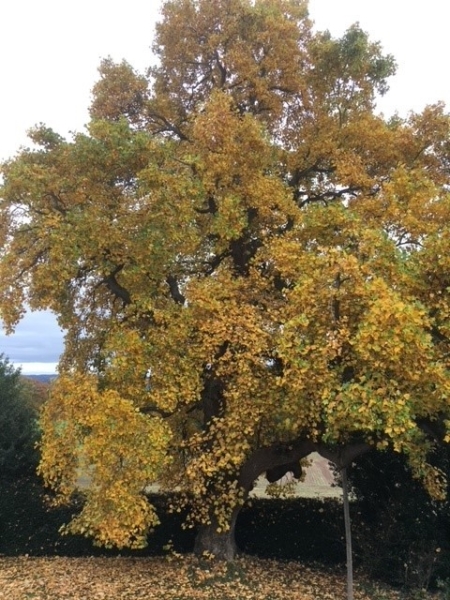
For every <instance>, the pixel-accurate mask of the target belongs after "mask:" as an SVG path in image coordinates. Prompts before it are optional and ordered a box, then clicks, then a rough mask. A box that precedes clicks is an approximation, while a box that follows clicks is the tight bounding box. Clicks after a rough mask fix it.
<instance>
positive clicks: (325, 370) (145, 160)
mask: <svg viewBox="0 0 450 600" xmlns="http://www.w3.org/2000/svg"><path fill="white" fill-rule="evenodd" d="M153 49H154V53H155V56H156V57H157V62H156V66H154V67H152V68H150V69H149V71H148V73H147V74H145V75H142V74H139V73H137V72H135V71H134V69H133V68H132V67H131V66H130V65H129V64H127V63H125V62H122V63H118V64H116V63H114V62H113V61H112V60H111V59H106V60H104V61H103V62H102V63H101V65H100V69H99V71H100V78H99V80H98V82H97V83H96V84H95V86H94V88H93V99H92V105H91V113H90V114H91V120H90V122H89V124H88V125H87V128H86V131H84V132H82V133H77V134H75V135H74V136H73V138H72V139H70V140H66V139H63V138H62V137H60V136H59V135H58V134H57V133H55V132H54V131H52V130H51V129H48V128H47V127H45V126H38V127H36V128H35V129H33V130H32V131H31V132H30V137H31V141H32V142H33V147H32V148H31V149H24V150H22V151H20V152H19V154H18V155H17V156H16V157H14V158H13V159H11V160H10V161H8V162H6V163H5V164H4V165H3V168H2V171H3V177H4V184H3V187H2V190H1V204H0V244H1V248H2V250H1V255H0V281H1V285H0V308H1V315H2V318H3V320H4V322H5V323H6V325H7V326H8V327H9V328H10V329H12V328H13V327H14V325H15V324H16V323H17V321H18V320H19V319H20V317H21V315H22V313H23V311H24V307H25V306H26V305H29V306H31V308H33V309H41V308H48V309H51V310H53V311H54V312H55V313H56V315H57V316H58V319H59V324H60V326H61V327H62V328H63V329H64V330H65V331H66V338H65V352H64V355H63V357H62V359H61V363H60V367H59V368H60V376H59V377H58V380H57V382H56V384H55V385H54V386H53V391H52V395H51V399H50V401H49V402H48V403H47V405H46V408H45V411H44V415H43V430H44V433H43V442H42V462H41V471H42V473H43V474H44V476H45V478H46V481H47V482H48V483H50V484H51V485H53V486H54V487H55V488H56V489H57V491H58V492H59V493H60V494H61V496H62V498H68V497H69V496H70V494H71V493H72V492H73V490H74V488H75V487H76V485H77V478H78V476H79V473H80V469H81V470H84V471H86V472H88V473H89V475H90V477H91V485H90V489H89V490H88V492H87V501H86V504H85V506H84V509H83V511H82V512H81V514H80V515H79V516H78V517H77V518H76V520H75V521H74V522H73V523H72V524H71V525H70V529H71V530H72V531H78V532H83V533H86V534H88V535H92V536H94V538H95V539H96V540H97V541H98V542H99V543H102V544H106V545H117V546H125V545H131V546H140V545H142V544H143V543H145V540H146V535H147V532H148V530H149V529H150V528H151V527H153V526H154V525H156V524H157V515H156V514H155V512H154V511H153V509H152V507H151V506H150V505H149V503H148V502H147V500H146V499H145V497H144V495H143V491H144V490H145V488H146V487H147V486H148V485H150V484H151V483H155V482H157V483H159V484H160V485H162V486H163V487H164V486H165V487H166V488H168V489H174V488H177V489H181V490H182V491H183V492H184V493H185V499H186V502H189V504H190V506H191V511H190V519H191V521H192V523H200V524H202V525H204V526H205V527H206V529H208V527H209V533H211V531H212V530H214V531H215V532H216V533H217V532H219V533H220V532H221V531H225V530H226V529H227V528H229V527H230V523H231V525H232V523H233V518H234V517H233V515H235V514H236V510H237V509H238V507H239V506H240V505H241V503H242V501H243V498H244V497H245V494H246V493H247V492H248V490H249V489H250V488H251V485H252V482H253V481H254V479H255V478H256V477H257V476H258V475H259V474H261V473H262V472H264V471H267V470H269V469H271V468H274V467H277V466H280V465H283V464H286V463H288V462H290V461H291V462H292V461H296V460H299V459H300V458H302V457H303V456H305V455H307V454H309V453H310V452H311V451H313V450H315V449H319V450H320V451H323V452H325V453H327V452H328V453H329V452H331V451H337V450H336V449H345V448H350V447H352V445H353V447H354V448H356V449H355V454H356V453H357V452H358V451H359V449H360V448H365V447H372V446H373V447H376V448H380V449H383V448H386V447H387V446H391V447H393V448H394V449H395V450H396V451H398V452H402V453H404V454H405V455H406V456H407V457H408V461H409V464H410V466H411V468H412V469H413V471H414V473H415V474H416V476H417V477H420V478H422V480H423V481H424V482H425V484H426V485H427V487H428V489H429V490H430V491H431V492H432V493H434V494H435V495H437V496H439V494H440V491H441V489H442V485H441V479H442V477H443V474H442V473H441V472H439V471H438V470H436V469H434V468H433V467H432V466H431V465H430V464H429V463H428V462H427V455H428V453H429V450H430V449H431V448H432V446H433V444H435V443H437V442H438V439H437V438H440V440H439V441H442V440H443V439H445V440H446V441H447V442H448V441H449V433H448V432H449V418H450V401H449V393H450V377H449V364H448V356H449V350H450V347H449V340H450V338H449V336H450V321H449V315H450V296H449V279H448V273H449V266H450V264H449V263H450V248H449V244H450V229H449V223H450V218H449V217H450V198H449V193H448V189H449V187H448V186H449V183H450V181H449V179H450V172H449V159H448V157H449V149H450V145H449V144H450V138H449V131H450V129H449V127H450V121H449V117H448V115H447V113H446V112H445V108H444V106H443V105H442V104H439V103H437V104H436V105H434V106H429V107H427V108H426V109H425V110H424V111H423V112H422V113H420V114H413V113H412V114H410V116H409V117H408V118H407V119H405V120H402V119H400V118H398V117H393V118H389V119H388V118H385V117H384V116H383V115H380V114H378V113H377V111H376V99H377V96H378V95H382V94H384V93H386V91H387V90H388V83H387V82H388V78H389V77H390V76H391V75H393V74H394V72H395V62H394V60H393V58H392V57H391V56H389V55H385V54H384V53H383V51H382V48H381V47H380V45H379V44H378V43H375V42H372V41H371V40H370V39H369V38H368V36H367V34H366V33H365V32H364V31H362V30H361V29H360V27H359V26H358V25H353V26H351V27H350V28H349V29H348V30H347V32H346V33H345V34H344V35H343V36H342V37H341V38H338V39H335V38H333V37H332V36H331V35H330V34H329V33H328V32H316V31H314V29H313V28H312V24H311V22H310V20H309V18H308V12H307V3H306V2H298V0H295V1H294V0H255V1H251V0H217V2H209V1H208V0H173V1H166V2H165V3H164V5H163V11H162V20H161V22H160V23H159V24H158V25H157V28H156V35H155V41H154V46H153ZM437 425H439V427H442V428H444V429H445V428H446V429H445V431H444V429H442V431H441V430H440V429H439V427H437ZM437 430H439V432H438V433H437ZM350 455H351V454H350ZM350 455H349V456H350ZM205 544H207V542H205ZM200 547H201V546H200ZM230 552H231V551H230Z"/></svg>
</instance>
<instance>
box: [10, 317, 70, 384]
mask: <svg viewBox="0 0 450 600" xmlns="http://www.w3.org/2000/svg"><path fill="white" fill-rule="evenodd" d="M62 351H63V332H62V331H61V329H60V328H59V326H58V324H57V322H56V319H55V316H54V315H53V313H51V312H50V311H36V312H27V313H26V314H25V316H24V317H23V319H22V320H21V321H20V323H19V324H18V325H17V327H16V330H15V332H14V333H13V334H11V335H5V334H4V333H3V332H1V333H0V352H2V353H3V354H4V355H5V356H6V357H7V358H9V360H10V361H11V362H12V363H13V364H15V365H22V367H23V371H24V372H25V371H26V372H28V373H31V372H33V373H38V372H39V373H42V372H54V368H55V364H56V363H57V362H58V360H59V356H60V355H61V353H62ZM32 364H33V366H32ZM34 369H39V370H38V371H37V370H34Z"/></svg>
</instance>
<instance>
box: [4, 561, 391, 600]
mask: <svg viewBox="0 0 450 600" xmlns="http://www.w3.org/2000/svg"><path fill="white" fill-rule="evenodd" d="M345 597H346V596H345V574H344V572H343V570H342V569H336V568H334V569H333V570H324V569H323V567H322V568H320V567H317V568H315V567H305V566H302V565H301V564H300V563H297V562H281V561H273V560H261V559H255V558H240V559H239V560H237V561H236V562H235V563H232V564H229V565H226V564H223V563H222V564H218V565H217V564H213V563H210V562H208V561H199V560H198V559H196V558H194V557H192V556H187V557H177V556H169V557H167V558H124V557H116V558H111V557H110V558H101V557H97V558H59V557H58V558H57V557H55V558H28V557H20V558H0V598H1V599H5V600H26V599H33V600H69V599H70V600H88V599H89V600H96V599H99V600H100V599H102V600H127V599H129V600H132V599H133V600H135V599H136V600H138V599H141V598H142V599H144V598H145V599H147V600H153V599H155V600H156V599H157V600H209V599H211V600H212V599H214V600H231V599H233V600H327V599H329V600H340V599H341V598H342V599H344V598H345ZM400 598H401V596H400V595H399V593H398V592H394V591H390V592H388V591H387V590H381V589H374V588H373V587H372V588H371V587H370V585H369V584H368V583H367V582H365V581H364V580H361V581H360V582H359V586H356V589H355V600H378V599H380V600H381V599H383V600H396V599H400Z"/></svg>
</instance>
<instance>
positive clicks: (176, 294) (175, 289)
mask: <svg viewBox="0 0 450 600" xmlns="http://www.w3.org/2000/svg"><path fill="white" fill-rule="evenodd" d="M166 282H167V285H168V286H169V290H170V295H171V296H172V299H173V300H175V302H176V303H177V304H181V305H183V304H185V302H186V298H185V297H184V296H183V294H182V293H181V292H180V288H179V286H178V279H177V278H176V277H174V276H173V275H168V276H167V279H166Z"/></svg>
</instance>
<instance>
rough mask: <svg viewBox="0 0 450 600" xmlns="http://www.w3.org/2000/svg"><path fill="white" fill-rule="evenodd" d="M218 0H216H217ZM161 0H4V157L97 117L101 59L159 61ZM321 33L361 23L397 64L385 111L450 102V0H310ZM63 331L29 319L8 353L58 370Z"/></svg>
mask: <svg viewBox="0 0 450 600" xmlns="http://www.w3.org/2000/svg"><path fill="white" fill-rule="evenodd" d="M211 1H213V0H211ZM159 4H160V3H159V2H158V1H157V0H127V2H126V3H125V4H122V5H120V6H116V7H115V6H114V5H113V4H111V2H107V0H77V1H76V2H75V1H74V0H66V1H65V2H62V1H61V0H39V2H36V0H3V1H2V2H1V7H0V18H1V21H2V34H1V36H0V80H1V82H2V95H1V97H0V160H3V159H6V158H8V157H10V156H12V155H13V154H14V153H15V152H16V151H17V149H18V148H19V146H21V145H26V143H27V139H26V130H27V129H28V128H30V127H31V126H33V125H34V124H36V123H39V122H44V123H46V124H47V125H48V126H50V127H53V128H54V129H55V130H56V131H58V132H59V133H61V134H63V135H67V134H68V132H70V131H74V130H80V129H82V128H83V125H84V124H85V123H86V122H87V120H88V111H87V109H88V106H89V101H90V90H91V88H92V85H93V84H94V82H95V80H96V77H97V67H98V64H99V62H100V59H101V58H102V57H105V56H108V55H111V56H112V57H113V58H114V59H115V60H120V59H122V58H125V59H126V60H128V62H130V63H131V64H132V65H133V66H134V67H135V68H137V69H138V70H144V69H145V67H146V66H148V64H150V62H151V53H150V46H151V36H152V30H153V26H154V23H155V20H156V19H157V16H158V14H159ZM310 13H311V17H312V18H313V20H315V22H316V26H317V28H318V29H330V31H331V32H332V33H333V34H334V35H340V34H342V32H343V31H344V30H345V29H346V28H347V27H348V26H350V25H351V24H352V23H354V22H356V21H359V22H360V24H361V26H362V27H363V29H365V30H366V31H368V32H369V33H370V35H371V37H372V39H374V40H380V41H381V43H382V45H383V47H384V49H385V51H386V52H390V53H391V54H393V55H394V56H395V57H396V59H397V62H398V75H397V76H396V77H395V78H394V79H393V80H392V82H391V91H390V92H389V94H388V96H387V97H386V98H385V99H383V100H382V102H380V104H379V106H380V109H381V110H383V111H384V112H385V113H386V114H392V113H393V112H394V111H395V110H398V111H399V112H400V114H402V115H405V114H406V113H407V111H408V110H409V109H413V110H416V111H418V110H421V109H422V108H423V107H424V106H425V105H426V104H429V103H432V102H435V101H437V100H444V101H446V102H447V105H450V78H449V77H448V65H447V63H448V50H447V45H448V41H447V40H448V35H447V25H448V22H449V17H450V8H449V6H448V2H447V0H428V1H427V2H426V3H419V2H417V3H413V2H409V1H407V0H377V1H376V2H375V1H373V0H310ZM61 351H62V334H61V332H60V331H59V329H58V327H57V325H56V322H55V320H54V319H53V317H52V316H51V315H50V314H49V313H30V314H28V315H27V316H26V317H25V318H24V320H23V321H22V322H21V324H20V325H19V326H18V327H17V330H16V333H15V335H14V336H10V337H8V338H6V337H5V336H4V335H2V334H0V352H3V353H4V354H6V355H7V356H9V358H10V359H11V361H12V362H14V363H15V364H17V365H19V364H21V365H22V366H23V372H24V373H31V372H33V373H42V372H52V371H54V369H55V363H56V362H57V360H58V356H59V354H60V353H61Z"/></svg>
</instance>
